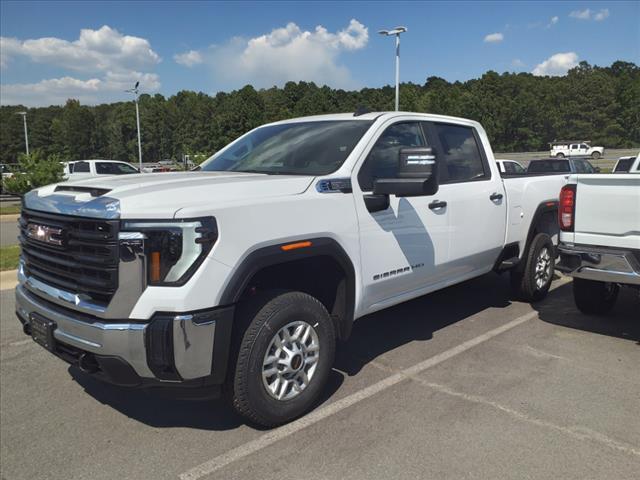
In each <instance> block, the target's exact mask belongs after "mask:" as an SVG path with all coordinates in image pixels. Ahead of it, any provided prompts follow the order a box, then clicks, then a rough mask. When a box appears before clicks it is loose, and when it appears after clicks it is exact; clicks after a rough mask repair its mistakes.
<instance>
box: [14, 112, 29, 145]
mask: <svg viewBox="0 0 640 480" xmlns="http://www.w3.org/2000/svg"><path fill="white" fill-rule="evenodd" d="M16 115H22V122H23V123H24V146H25V149H26V151H27V155H29V133H28V131H27V112H16Z"/></svg>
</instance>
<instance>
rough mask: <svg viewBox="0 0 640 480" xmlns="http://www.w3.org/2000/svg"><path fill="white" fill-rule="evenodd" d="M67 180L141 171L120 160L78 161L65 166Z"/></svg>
mask: <svg viewBox="0 0 640 480" xmlns="http://www.w3.org/2000/svg"><path fill="white" fill-rule="evenodd" d="M64 173H65V179H67V180H79V179H81V178H90V177H101V176H108V175H130V174H133V173H140V171H139V170H138V169H137V168H136V167H134V166H133V165H131V164H130V163H127V162H121V161H119V160H78V161H75V162H67V163H66V164H65V172H64Z"/></svg>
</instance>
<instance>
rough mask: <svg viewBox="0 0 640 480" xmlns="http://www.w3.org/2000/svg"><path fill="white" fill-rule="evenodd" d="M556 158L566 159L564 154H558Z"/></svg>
mask: <svg viewBox="0 0 640 480" xmlns="http://www.w3.org/2000/svg"><path fill="white" fill-rule="evenodd" d="M556 158H564V153H556Z"/></svg>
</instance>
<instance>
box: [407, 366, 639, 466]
mask: <svg viewBox="0 0 640 480" xmlns="http://www.w3.org/2000/svg"><path fill="white" fill-rule="evenodd" d="M410 378H411V380H413V381H415V382H417V383H418V384H420V385H423V386H425V387H428V388H431V389H432V390H435V391H437V392H440V393H444V394H446V395H450V396H452V397H457V398H461V399H463V400H466V401H468V402H472V403H476V404H479V405H484V406H487V407H491V408H494V409H495V410H498V411H500V412H502V413H506V414H507V415H510V416H512V417H514V418H516V419H518V420H522V421H524V422H527V423H530V424H533V425H537V426H539V427H543V428H547V429H551V430H556V431H558V432H561V433H564V434H566V435H569V436H571V437H573V438H575V439H578V440H590V441H593V442H597V443H600V444H602V445H605V446H607V447H609V448H612V449H614V450H618V451H621V452H624V453H628V454H631V455H635V456H638V457H640V448H639V447H636V446H634V445H630V444H627V443H622V442H619V441H617V440H613V439H612V438H609V437H607V436H606V435H605V434H603V433H600V432H597V431H594V430H591V429H589V428H587V427H583V426H580V425H577V426H572V427H565V426H562V425H557V424H555V423H553V422H550V421H548V420H543V419H540V418H536V417H532V416H530V415H528V414H527V413H525V412H520V411H518V410H514V409H512V408H510V407H507V406H505V405H502V404H500V403H498V402H494V401H493V400H489V399H488V398H484V397H481V396H479V395H471V394H468V393H464V392H459V391H457V390H453V389H452V388H450V387H448V386H445V385H441V384H439V383H433V382H428V381H426V380H425V379H423V378H420V377H416V376H412V377H410Z"/></svg>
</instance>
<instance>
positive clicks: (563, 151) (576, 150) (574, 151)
mask: <svg viewBox="0 0 640 480" xmlns="http://www.w3.org/2000/svg"><path fill="white" fill-rule="evenodd" d="M549 145H550V146H551V150H550V151H549V156H551V157H556V158H565V157H591V158H593V159H594V160H597V159H599V158H600V157H602V156H603V155H604V147H592V146H591V145H590V144H589V142H587V141H584V140H582V141H577V140H558V141H556V142H553V143H550V144H549Z"/></svg>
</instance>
